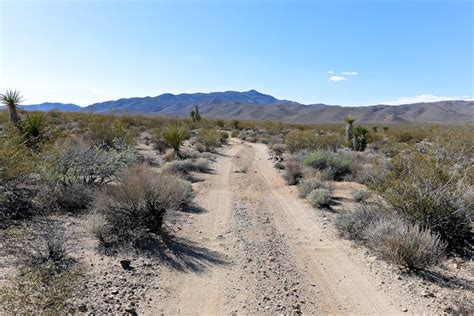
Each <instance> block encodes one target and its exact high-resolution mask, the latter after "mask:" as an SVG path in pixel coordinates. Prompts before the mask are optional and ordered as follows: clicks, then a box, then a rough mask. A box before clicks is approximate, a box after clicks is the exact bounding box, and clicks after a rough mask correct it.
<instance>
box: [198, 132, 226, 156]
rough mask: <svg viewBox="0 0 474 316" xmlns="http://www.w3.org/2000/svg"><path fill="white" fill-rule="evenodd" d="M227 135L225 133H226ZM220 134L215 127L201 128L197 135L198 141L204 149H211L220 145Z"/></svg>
mask: <svg viewBox="0 0 474 316" xmlns="http://www.w3.org/2000/svg"><path fill="white" fill-rule="evenodd" d="M226 135H227V133H226ZM222 136H223V135H222V134H221V133H219V132H218V131H217V130H215V129H205V128H203V129H201V130H199V134H198V137H197V141H198V143H200V144H202V145H203V146H204V148H205V150H206V151H213V150H214V149H215V148H216V147H220V146H221V145H222V141H221V140H222Z"/></svg>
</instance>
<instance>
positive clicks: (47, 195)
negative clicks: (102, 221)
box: [34, 182, 95, 214]
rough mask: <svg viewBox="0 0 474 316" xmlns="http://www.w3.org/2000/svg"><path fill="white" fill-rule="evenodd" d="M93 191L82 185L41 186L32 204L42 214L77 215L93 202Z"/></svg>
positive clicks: (49, 184)
mask: <svg viewBox="0 0 474 316" xmlns="http://www.w3.org/2000/svg"><path fill="white" fill-rule="evenodd" d="M94 194H95V192H94V189H93V188H92V187H90V186H87V185H85V184H83V183H80V182H79V183H76V182H72V183H70V184H67V185H65V184H62V183H47V184H43V185H42V186H41V187H40V189H39V191H38V193H37V195H36V196H35V199H34V203H35V205H36V207H37V208H38V209H41V210H42V211H43V213H50V212H60V213H64V212H66V213H71V214H77V213H80V212H83V211H85V210H87V209H88V208H89V207H90V206H91V204H92V202H93V200H94Z"/></svg>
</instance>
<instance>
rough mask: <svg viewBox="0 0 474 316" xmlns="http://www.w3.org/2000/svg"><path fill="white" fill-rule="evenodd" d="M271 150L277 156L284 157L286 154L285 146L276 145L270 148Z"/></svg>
mask: <svg viewBox="0 0 474 316" xmlns="http://www.w3.org/2000/svg"><path fill="white" fill-rule="evenodd" d="M270 150H271V151H272V152H273V154H275V155H276V156H282V155H283V154H284V153H285V144H281V143H276V144H273V145H271V146H270Z"/></svg>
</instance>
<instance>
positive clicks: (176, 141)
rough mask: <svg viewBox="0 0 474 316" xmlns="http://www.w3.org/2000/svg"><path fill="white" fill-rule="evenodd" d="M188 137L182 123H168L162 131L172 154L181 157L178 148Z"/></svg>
mask: <svg viewBox="0 0 474 316" xmlns="http://www.w3.org/2000/svg"><path fill="white" fill-rule="evenodd" d="M187 137H188V132H187V131H186V128H185V127H184V126H182V125H170V126H168V127H166V128H165V130H164V131H163V138H164V139H165V141H166V142H167V143H168V145H170V147H171V148H173V150H174V156H178V157H179V158H181V153H180V151H179V148H180V147H181V143H182V142H183V141H184V140H185V139H186V138H187Z"/></svg>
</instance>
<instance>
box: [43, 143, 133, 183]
mask: <svg viewBox="0 0 474 316" xmlns="http://www.w3.org/2000/svg"><path fill="white" fill-rule="evenodd" d="M44 158H45V159H44V160H45V161H44V162H45V164H44V165H43V168H42V170H43V177H44V178H45V180H46V181H49V182H53V183H60V184H62V185H64V186H71V185H73V184H76V183H83V184H84V185H102V184H106V183H109V182H110V181H112V180H113V179H114V177H115V175H116V174H117V173H118V172H119V171H120V170H122V169H123V168H125V167H126V166H127V165H129V164H132V163H134V162H135V161H136V159H137V156H136V153H135V152H134V151H133V150H132V149H130V148H129V147H128V146H126V145H124V144H118V143H116V144H115V145H114V148H104V147H100V146H91V145H87V144H85V143H83V142H81V141H78V140H70V141H69V142H66V144H64V146H63V147H60V148H58V149H57V150H56V151H54V152H51V153H46V154H45V157H44Z"/></svg>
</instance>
